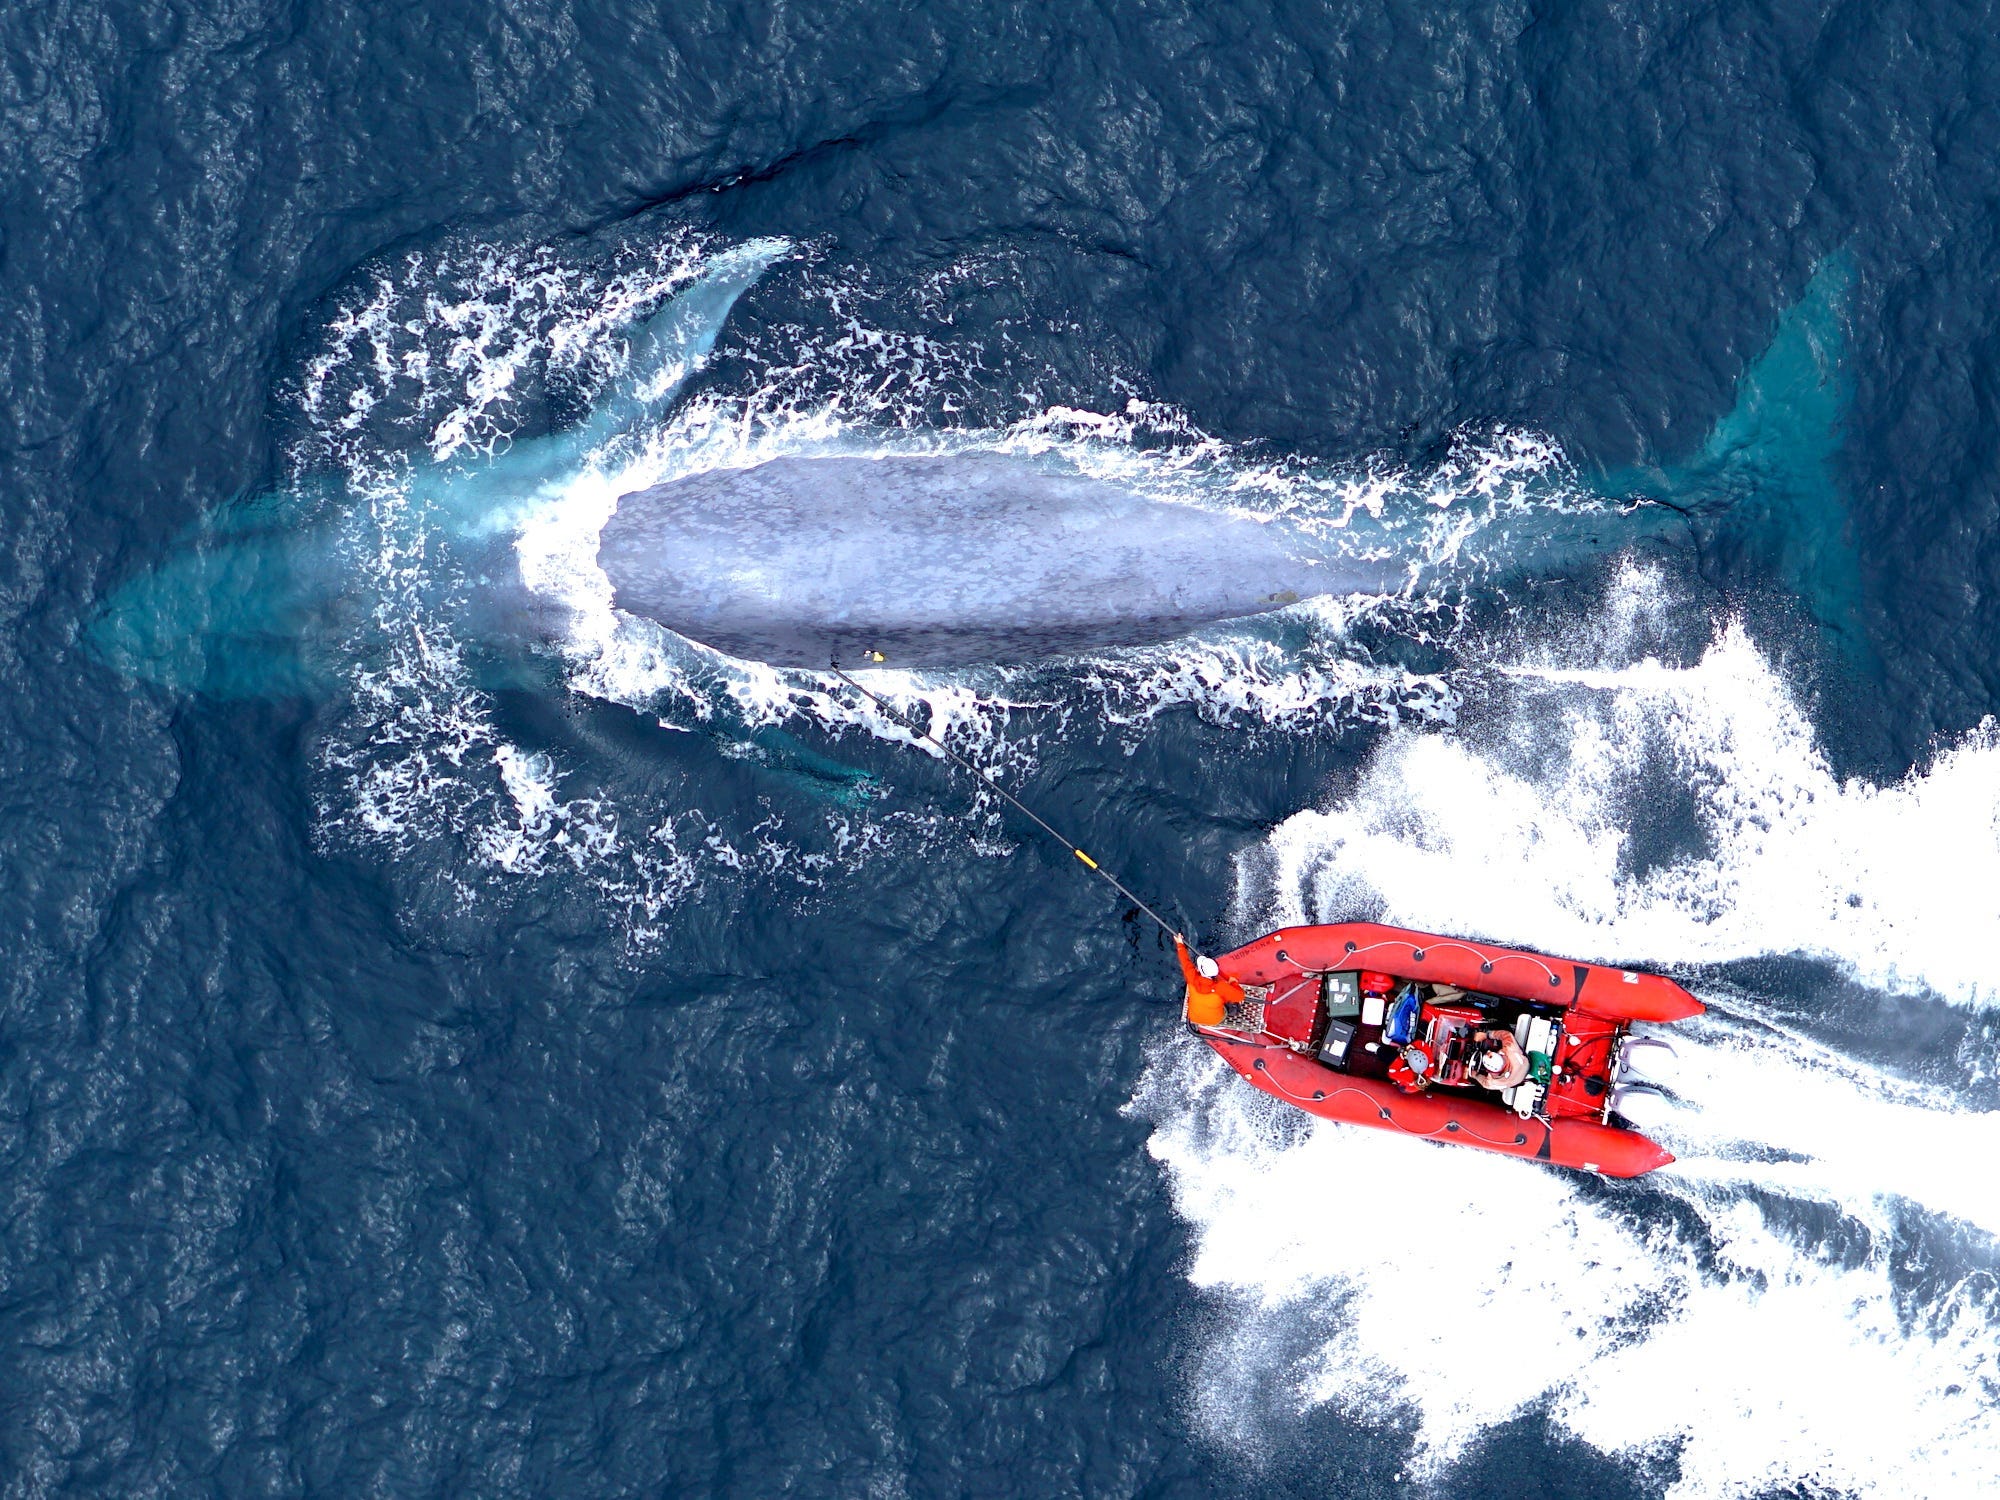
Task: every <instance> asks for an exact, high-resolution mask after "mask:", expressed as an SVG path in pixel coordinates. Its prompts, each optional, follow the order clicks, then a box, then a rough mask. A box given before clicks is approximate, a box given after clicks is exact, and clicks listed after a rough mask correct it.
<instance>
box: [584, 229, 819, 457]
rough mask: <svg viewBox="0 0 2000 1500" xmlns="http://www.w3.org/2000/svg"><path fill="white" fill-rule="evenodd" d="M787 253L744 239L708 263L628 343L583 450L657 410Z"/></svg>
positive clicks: (781, 246)
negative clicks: (743, 298)
mask: <svg viewBox="0 0 2000 1500" xmlns="http://www.w3.org/2000/svg"><path fill="white" fill-rule="evenodd" d="M790 250H791V244H790V243H789V242H788V241H786V240H780V239H768V240H751V241H748V242H747V243H745V244H741V245H737V246H734V247H733V248H731V249H728V250H725V251H723V252H722V253H721V254H720V255H717V256H715V257H714V258H713V259H711V260H710V261H709V262H708V264H707V266H706V267H704V268H703V270H702V273H701V277H700V279H699V280H698V281H696V282H695V283H694V285H692V286H690V287H689V288H687V290H685V291H683V292H681V293H680V294H679V295H677V296H676V297H675V298H674V299H673V300H672V301H671V302H669V303H668V304H667V305H666V306H665V307H663V308H661V309H660V310H659V311H658V312H657V313H655V314H653V316H652V317H651V318H649V319H648V320H646V321H645V322H643V323H640V324H638V325H637V326H636V327H635V328H634V329H633V331H632V332H631V334H630V335H629V338H628V349H629V352H628V355H627V364H626V369H625V373H624V374H623V375H622V376H620V377H619V379H618V381H617V382H616V383H615V384H614V385H613V386H612V387H611V389H610V390H609V391H608V392H607V393H606V394H605V395H604V396H602V397H601V398H599V400H598V402H597V405H596V407H595V408H594V409H593V410H592V412H591V414H590V417H589V419H588V420H587V422H586V423H585V428H584V430H585V432H586V434H587V435H588V437H589V439H590V443H589V446H592V447H595V446H598V445H600V444H602V443H607V442H611V441H612V440H614V439H616V438H619V437H623V436H624V435H625V434H626V433H628V432H630V431H632V430H633V428H635V427H637V426H638V425H640V424H641V423H642V422H644V421H646V420H647V419H648V418H649V417H651V416H653V415H654V414H656V413H657V412H659V411H661V410H662V409H663V408H664V407H665V406H666V405H667V403H668V402H670V401H672V400H673V398H674V397H675V395H676V394H678V393H679V391H680V389H681V388H682V387H683V386H684V385H686V384H687V381H688V378H689V377H690V376H691V375H693V374H694V373H695V372H696V371H698V370H699V369H700V368H701V367H702V366H703V365H704V364H706V363H707V361H708V356H709V355H710V353H711V352H713V350H714V348H715V341H716V338H717V337H718V336H719V335H720V334H721V332H722V325H723V324H724V323H726V322H727V321H728V320H729V311H730V309H731V308H733V307H734V306H735V305H736V299H737V298H738V297H741V296H742V295H743V294H744V293H745V292H747V291H748V290H749V289H750V288H751V287H752V286H753V285H754V284H755V283H756V281H757V278H758V277H760V276H762V275H763V274H764V272H765V270H766V269H767V268H769V266H770V265H771V263H772V262H773V261H775V260H777V259H778V258H779V257H780V256H783V255H785V254H787V253H788V252H789V251H790Z"/></svg>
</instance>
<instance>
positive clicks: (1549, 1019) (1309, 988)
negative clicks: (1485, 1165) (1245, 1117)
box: [1181, 922, 1702, 1177]
mask: <svg viewBox="0 0 2000 1500" xmlns="http://www.w3.org/2000/svg"><path fill="white" fill-rule="evenodd" d="M1181 964H1182V967H1183V969H1184V970H1185V971H1186V973H1187V979H1188V988H1187V1002H1186V1003H1187V1019H1188V1024H1189V1025H1190V1026H1191V1027H1192V1028H1193V1030H1194V1031H1195V1032H1196V1034H1197V1035H1199V1036H1200V1037H1201V1038H1202V1039H1203V1040H1204V1041H1206V1042H1207V1043H1208V1044H1209V1045H1210V1046H1211V1047H1213V1048H1214V1049H1215V1050H1216V1051H1217V1052H1218V1053H1220V1054H1221V1055H1222V1057H1223V1058H1224V1059H1225V1060H1226V1061H1227V1062H1228V1063H1229V1065H1230V1066H1231V1067H1232V1068H1234V1069H1235V1070H1236V1071H1237V1072H1239V1073H1241V1074H1242V1075H1243V1076H1244V1077H1245V1078H1246V1079H1248V1080H1249V1081H1250V1082H1251V1083H1253V1084H1255V1085H1256V1086H1257V1087H1258V1088H1260V1089H1262V1090H1263V1091H1264V1092H1265V1093H1267V1094H1270V1095H1272V1096H1273V1097H1274V1098H1278V1099H1282V1100H1284V1101H1285V1102H1286V1103H1287V1104H1294V1105H1297V1106H1298V1107H1299V1108H1300V1109H1303V1110H1306V1111H1308V1112H1309V1113H1311V1114H1315V1115H1321V1116H1323V1117H1325V1118H1326V1119H1329V1120H1344V1121H1346V1122H1348V1123H1349V1124H1353V1125H1368V1126H1372V1127H1374V1128H1375V1129H1377V1130H1394V1131H1399V1132H1401V1133H1402V1134H1404V1135H1412V1136H1421V1137H1423V1138H1424V1139H1427V1140H1436V1141H1449V1142H1453V1143H1455V1144H1457V1145H1462V1146H1476V1147H1478V1148H1479V1149H1481V1150H1482V1151H1499V1152H1502V1153H1504V1154H1505V1155H1508V1156H1526V1157H1532V1158H1534V1159H1535V1160H1538V1161H1547V1162H1554V1163H1556V1164H1557V1165H1558V1166H1564V1167H1577V1168H1581V1169H1582V1170H1584V1171H1589V1172H1601V1173H1603V1174H1604V1175H1605V1176H1607V1177H1637V1176H1640V1175H1641V1174H1642V1173H1646V1172H1650V1171H1652V1170H1653V1169H1654V1168H1655V1167H1662V1166H1665V1165H1666V1164H1667V1163H1668V1162H1670V1161H1672V1160H1673V1157H1672V1156H1671V1155H1670V1154H1669V1153H1668V1152H1667V1151H1666V1150H1665V1149H1663V1148H1662V1147H1660V1146H1659V1145H1657V1144H1655V1143H1654V1142H1652V1141H1650V1140H1648V1139H1647V1138H1646V1137H1645V1136H1643V1135H1641V1134H1640V1133H1639V1132H1638V1130H1637V1129H1635V1128H1633V1125H1632V1123H1631V1120H1630V1118H1629V1116H1628V1111H1629V1113H1630V1114H1631V1115H1642V1114H1644V1113H1645V1111H1644V1110H1643V1109H1641V1108H1640V1105H1641V1104H1642V1103H1645V1102H1657V1101H1658V1100H1659V1098H1660V1095H1659V1094H1658V1092H1657V1090H1655V1089H1653V1088H1652V1087H1651V1086H1650V1085H1649V1084H1647V1083H1646V1082H1644V1081H1643V1079H1644V1077H1645V1076H1646V1073H1647V1070H1646V1069H1645V1068H1644V1067H1643V1066H1641V1064H1642V1063H1643V1062H1644V1060H1645V1058H1646V1057H1647V1056H1648V1055H1649V1054H1656V1053H1659V1052H1666V1053H1669V1054H1670V1052H1671V1049H1670V1048H1667V1047H1666V1044H1665V1043H1663V1042H1660V1041H1658V1040H1654V1039H1651V1038H1640V1037H1633V1036H1632V1035H1631V1029H1632V1024H1633V1023H1634V1022H1635V1021H1646V1022H1655V1023H1657V1022H1668V1021H1680V1020H1685V1019H1686V1018H1687V1017H1689V1016H1694V1015H1699V1014H1700V1013H1701V1010H1702V1004H1701V1002H1700V1001H1699V1000H1697V999H1695V997H1694V996H1692V995H1690V994H1689V993H1688V992H1687V991H1686V990H1684V989H1682V988H1681V987H1680V986H1679V985H1677V984H1675V983H1674V982H1673V981H1672V980H1671V979H1666V978H1663V977H1662V976H1660V975H1658V974H1641V973H1636V972H1634V971H1631V970H1627V969H1612V968H1606V967H1604V966H1603V965H1600V964H1586V963H1576V962H1574V961H1572V960H1570V959H1559V958H1550V957H1547V956H1545V955H1543V954H1540V953H1528V952H1524V951H1522V950H1519V949H1513V948H1496V947H1493V946H1492V945H1490V944H1486V943H1471V942H1464V941H1462V940H1460V939H1458V938H1447V937H1438V936H1436V935H1434V934H1432V933H1427V932H1411V931H1408V930H1406V929H1404V928H1400V927H1382V926H1378V925H1376V924H1375V923H1372V922H1343V923H1337V924H1334V925H1332V926H1326V927H1287V928H1285V929H1284V930H1282V931H1280V932H1273V933H1271V934H1269V935H1268V936H1265V937H1261V938H1259V939H1257V941H1256V942H1254V943H1249V944H1246V945H1245V946H1244V947H1241V948H1238V949H1236V950H1235V951H1234V952H1233V953H1225V954H1223V955H1222V956H1221V957H1220V958H1217V959H1213V960H1210V959H1202V960H1199V961H1198V962H1197V961H1196V960H1195V959H1193V958H1192V957H1191V956H1190V955H1189V954H1188V952H1187V950H1186V949H1185V948H1183V949H1182V950H1181ZM1210 970H1214V972H1213V973H1210V972H1208V971H1210ZM1482 1079H1483V1080H1484V1082H1483V1083H1482V1081H1481V1080H1482Z"/></svg>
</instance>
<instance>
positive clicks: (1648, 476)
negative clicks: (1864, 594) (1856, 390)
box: [1605, 251, 1861, 645]
mask: <svg viewBox="0 0 2000 1500" xmlns="http://www.w3.org/2000/svg"><path fill="white" fill-rule="evenodd" d="M1852 284H1853V264H1852V259H1851V257H1850V256H1849V255H1848V253H1847V252H1845V251H1836V252H1835V253H1834V254H1832V255H1829V256H1827V257H1826V258H1825V259H1824V260H1822V261H1821V262H1820V264H1819V266H1818V268H1817V269H1816V270H1815V271H1814V272H1813V276H1812V279H1811V281H1810V282H1808V283H1807V285H1806V289H1805V292H1804V294H1803V295H1802V296H1801V297H1800V298H1799V300H1798V301H1797V302H1796V303H1794V304H1793V305H1792V306H1791V307H1790V308H1788V309H1787V310H1786V311H1785V313H1784V314H1783V315H1782V316H1781V317H1780V318H1779V319H1778V326H1777V330H1776V332H1775V333H1774V335H1773V336H1772V339H1771V343H1770V346H1769V347H1768V348H1766V349H1765V351H1764V352H1763V354H1761V355H1760V356H1758V358H1757V359H1756V360H1755V361H1754V362H1753V363H1752V364H1751V365H1750V366H1749V368H1748V369H1746V370H1745V371H1744V372H1743V375H1742V377H1741V378H1740V379H1739V381H1738V382H1737V387H1736V402H1735V405H1734V406H1733V407H1731V409H1730V410H1729V411H1728V412H1727V413H1726V414H1724V415H1723V416H1722V417H1721V418H1720V419H1719V420H1718V421H1717V422H1716V424H1715V426H1714V428H1713V429H1712V430H1711V431H1710V433H1709V435H1708V440H1707V441H1706V442H1705V443H1703V444H1702V446H1701V448H1700V450H1699V451H1698V452H1696V453H1695V454H1694V455H1693V456H1692V457H1691V458H1689V459H1688V460H1687V461H1686V462H1684V463H1681V464H1677V465H1672V466H1668V467H1664V468H1655V469H1643V470H1625V471H1621V472H1618V473H1615V474H1611V475H1607V476H1606V478H1605V485H1606V487H1607V488H1608V489H1612V490H1614V491H1616V492H1620V493H1624V494H1629V495H1638V496H1643V497H1644V498H1647V499H1650V500H1657V501H1661V502H1663V503H1665V504H1668V505H1671V506H1673V507H1675V508H1676V509H1678V510H1681V511H1683V512H1684V513H1686V514H1687V515H1689V517H1690V518H1691V519H1692V520H1693V521H1694V523H1695V526H1696V530H1697V532H1698V533H1700V534H1701V535H1702V536H1703V538H1704V540H1705V542H1706V543H1707V545H1708V546H1709V548H1710V549H1711V550H1713V551H1714V552H1715V553H1716V554H1717V555H1718V556H1719V559H1720V560H1721V561H1722V562H1723V564H1724V566H1725V567H1727V566H1728V564H1729V563H1730V562H1731V561H1732V560H1733V559H1734V558H1737V557H1744V556H1747V557H1749V558H1752V559H1755V560H1756V561H1757V562H1758V563H1759V564H1760V565H1761V566H1762V567H1763V568H1765V569H1767V570H1768V571H1770V572H1771V573H1772V574H1774V575H1775V576H1777V577H1778V578H1779V579H1781V580H1782V581H1783V582H1784V584H1785V585H1786V586H1787V587H1788V588H1789V589H1790V590H1791V591H1792V592H1793V593H1794V594H1795V595H1797V596H1798V598H1799V599H1800V600H1801V601H1802V602H1803V603H1804V605H1805V607H1806V608H1807V609H1808V610H1809V611H1810V612H1811V613H1812V615H1813V616H1814V617H1815V618H1816V619H1818V620H1819V621H1820V622H1821V624H1823V625H1825V626H1827V627H1828V628H1830V629H1831V630H1833V631H1834V632H1836V633H1837V634H1839V635H1841V636H1842V637H1844V638H1845V639H1847V640H1848V642H1849V643H1850V645H1854V644H1857V643H1858V642H1859V639H1860V625H1859V609H1860V604H1861V582H1860V568H1859V564H1858V561H1857V558H1856V555H1855V551H1854V543H1853V539H1852V537H1851V536H1850V534H1849V530H1848V517H1847V510H1846V506H1845V504H1844V502H1843V497H1842V494H1841V487H1840V482H1839V477H1838V474H1837V471H1836V462H1835V461H1836V456H1837V454H1838V452H1839V448H1840V443H1841V438H1842V431H1841V429H1842V425H1843V423H1844V421H1845V419H1846V415H1847V408H1848V402H1849V400H1850V398H1851V396H1852V393H1853V382H1852V380H1851V378H1850V377H1849V375H1848V373H1847V371H1846V369H1845V368H1844V365H1843V357H1844V354H1845V348H1846V323H1847V305H1848V293H1849V289H1850V288H1851V286H1852Z"/></svg>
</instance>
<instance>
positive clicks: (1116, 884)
mask: <svg viewBox="0 0 2000 1500" xmlns="http://www.w3.org/2000/svg"><path fill="white" fill-rule="evenodd" d="M827 666H828V668H829V670H831V671H832V673H833V675H834V676H836V677H838V678H839V679H840V680H841V681H842V682H844V683H846V684H847V685H848V686H849V687H851V688H853V689H854V691H855V692H857V693H859V694H861V695H862V697H864V698H866V699H868V701H869V702H871V703H873V704H874V705H875V706H876V707H877V708H879V709H881V710H882V712H883V713H885V714H887V715H888V716H889V719H890V721H891V722H892V723H894V724H896V725H897V726H898V727H900V728H902V729H905V730H907V731H908V732H909V733H911V734H914V735H918V736H920V737H922V738H923V739H927V740H929V741H930V742H931V743H932V744H933V745H935V746H937V748H938V749H939V750H940V751H942V752H943V753H944V754H945V755H948V756H950V757H951V759H952V760H953V761H954V762H955V763H956V764H957V765H958V766H959V768H960V769H961V770H964V771H968V772H970V773H971V774H972V775H974V776H977V777H978V778H979V779H980V781H982V782H984V783H985V785H986V788H987V790H988V791H991V792H993V793H995V794H997V795H999V796H1001V797H1004V798H1006V799H1007V801H1008V802H1010V803H1012V804H1013V805H1014V806H1015V807H1016V808H1017V809H1019V810H1020V811H1021V812H1022V813H1023V814H1025V815H1026V816H1027V817H1028V819H1029V820H1030V821H1031V822H1033V823H1034V825H1035V826H1036V827H1037V828H1039V829H1041V830H1042V832H1043V833H1046V834H1047V835H1048V836H1049V837H1050V838H1052V839H1054V840H1055V841H1056V842H1057V843H1058V844H1061V845H1062V846H1063V847H1064V848H1065V849H1067V850H1069V852H1070V853H1071V854H1074V855H1075V856H1076V857H1077V858H1078V859H1080V860H1082V861H1083V867H1084V868H1085V869H1086V870H1088V871H1090V873H1091V874H1093V875H1095V876H1097V877H1098V878H1099V879H1100V880H1105V881H1108V882H1110V884H1111V886H1112V888H1113V889H1114V890H1116V891H1117V892H1118V894H1119V895H1121V896H1123V897H1124V898H1125V899H1126V900H1127V901H1130V902H1131V903H1132V904H1133V905H1134V906H1136V907H1138V908H1139V910H1140V911H1142V912H1144V913H1145V914H1146V915H1147V916H1149V917H1151V918H1152V919H1153V920H1154V921H1155V922H1157V923H1159V924H1160V930H1161V931H1162V932H1164V933H1165V934H1166V935H1167V936H1168V937H1170V938H1172V939H1173V940H1174V941H1175V942H1177V943H1178V942H1181V941H1183V939H1182V937H1181V935H1180V933H1179V931H1177V930H1176V929H1175V927H1174V925H1173V924H1172V923H1171V922H1169V921H1168V920H1167V919H1166V918H1165V917H1163V916H1161V915H1160V914H1159V913H1158V912H1156V911H1154V910H1153V908H1152V907H1150V906H1148V905H1147V904H1146V903H1145V902H1143V901H1141V900H1140V899H1139V898H1138V897H1137V896H1135V895H1133V894H1132V893H1131V891H1129V890H1127V889H1126V888H1125V883H1124V882H1123V881H1121V880H1120V879H1119V878H1118V877H1117V876H1116V875H1113V874H1112V873H1111V872H1110V871H1109V870H1107V869H1105V868H1104V867H1103V866H1102V865H1100V864H1099V863H1098V862H1097V861H1096V860H1094V859H1092V858H1091V857H1090V856H1089V855H1088V854H1085V853H1084V852H1083V850H1082V849H1081V848H1080V847H1078V846H1077V845H1076V844H1073V843H1071V842H1070V841H1069V840H1068V839H1066V838H1064V837H1063V836H1062V835H1061V834H1060V833H1058V832H1056V830H1055V829H1054V828H1052V827H1050V826H1049V824H1048V822H1047V821H1046V820H1045V819H1044V818H1042V816H1041V815H1040V814H1038V813H1037V812H1036V811H1035V810H1034V809H1033V808H1031V807H1029V806H1028V805H1027V803H1025V802H1023V801H1022V800H1021V799H1020V798H1019V797H1016V796H1015V795H1014V794H1013V793H1012V792H1010V791H1008V790H1007V788H1005V787H1004V786H1002V785H1000V783H999V782H997V781H995V780H994V779H993V778H992V777H991V776H988V775H987V774H986V773H985V772H984V771H982V770H980V769H979V767H977V766H975V765H974V764H973V763H972V762H971V761H969V760H967V759H966V758H965V757H964V756H963V755H960V754H959V753H958V752H957V751H956V750H954V749H952V748H951V746H949V745H947V744H946V743H945V742H944V741H943V740H941V739H939V738H938V737H937V736H936V735H934V734H932V733H931V732H930V731H929V730H928V729H919V728H918V727H917V726H916V725H915V724H912V723H911V722H910V721H909V720H908V719H906V718H904V717H903V716H902V715H901V714H900V713H898V712H896V710H895V709H894V708H893V707H891V706H890V705H889V704H888V703H887V702H885V701H884V700H883V699H882V697H881V696H880V695H878V694H876V693H874V692H871V691H870V690H869V689H867V688H865V687H863V686H862V685H861V684H860V683H858V682H856V681H855V680H854V679H853V678H852V677H850V676H848V675H847V674H846V673H845V672H843V671H841V669H840V663H839V662H837V661H836V662H829V663H827Z"/></svg>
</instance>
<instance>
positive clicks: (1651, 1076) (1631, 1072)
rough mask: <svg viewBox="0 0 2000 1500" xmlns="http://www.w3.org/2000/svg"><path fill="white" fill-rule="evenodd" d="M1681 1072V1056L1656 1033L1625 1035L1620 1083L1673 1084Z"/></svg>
mask: <svg viewBox="0 0 2000 1500" xmlns="http://www.w3.org/2000/svg"><path fill="white" fill-rule="evenodd" d="M1679 1072H1680V1058H1679V1057H1678V1056H1676V1055H1675V1053H1674V1049H1673V1048H1672V1047H1671V1046H1669V1045H1668V1044H1667V1043H1666V1042H1664V1041H1662V1040H1661V1039H1660V1038H1658V1037H1656V1036H1634V1037H1627V1038H1626V1039H1625V1045H1624V1046H1622V1047H1620V1048H1619V1049H1618V1068H1617V1073H1616V1081H1617V1082H1619V1083H1663V1084H1667V1085H1669V1086H1671V1085H1672V1083H1673V1081H1674V1079H1675V1077H1676V1076H1677V1075H1678V1074H1679Z"/></svg>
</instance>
